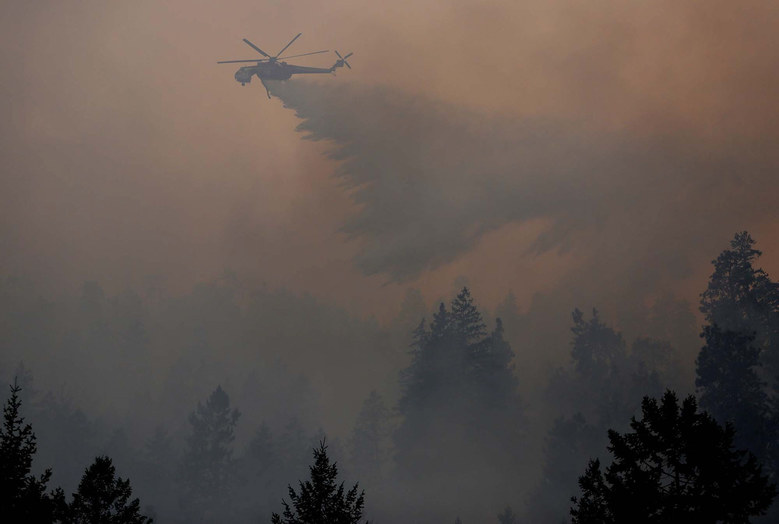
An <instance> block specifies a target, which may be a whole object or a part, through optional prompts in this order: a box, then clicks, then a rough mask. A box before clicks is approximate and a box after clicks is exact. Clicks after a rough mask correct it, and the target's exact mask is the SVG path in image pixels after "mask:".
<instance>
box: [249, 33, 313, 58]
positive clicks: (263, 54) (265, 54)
mask: <svg viewBox="0 0 779 524" xmlns="http://www.w3.org/2000/svg"><path fill="white" fill-rule="evenodd" d="M298 36H300V35H298ZM243 41H244V42H246V45H248V46H250V47H251V48H252V49H254V50H255V51H257V52H258V53H260V54H261V55H262V56H267V57H268V58H270V55H269V54H268V53H266V52H265V51H263V50H262V49H260V48H259V47H257V46H256V45H254V44H252V43H251V42H249V41H248V40H247V39H245V38H244V39H243Z"/></svg>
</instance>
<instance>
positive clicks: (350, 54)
mask: <svg viewBox="0 0 779 524" xmlns="http://www.w3.org/2000/svg"><path fill="white" fill-rule="evenodd" d="M353 54H354V53H349V54H348V55H346V56H345V57H344V60H346V59H347V58H349V57H350V56H352V55H353Z"/></svg>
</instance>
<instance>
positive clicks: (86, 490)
mask: <svg viewBox="0 0 779 524" xmlns="http://www.w3.org/2000/svg"><path fill="white" fill-rule="evenodd" d="M130 497H132V488H131V487H130V481H129V480H124V479H122V478H121V477H117V476H116V469H115V468H114V465H113V463H112V462H111V459H110V458H108V457H97V458H95V462H94V463H93V464H92V465H91V466H89V467H88V468H87V470H86V472H85V473H84V476H83V477H82V478H81V482H80V483H79V485H78V491H77V492H76V493H74V494H73V502H71V504H70V507H69V510H68V517H67V519H66V522H67V523H68V524H150V523H151V522H152V520H151V519H150V518H148V517H145V516H144V515H142V514H141V512H140V501H139V500H138V499H137V498H136V499H132V500H130Z"/></svg>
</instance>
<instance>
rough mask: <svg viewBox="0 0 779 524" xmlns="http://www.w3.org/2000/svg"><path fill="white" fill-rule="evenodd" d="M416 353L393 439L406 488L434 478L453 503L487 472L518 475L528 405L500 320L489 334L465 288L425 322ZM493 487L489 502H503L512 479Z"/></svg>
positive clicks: (404, 379)
mask: <svg viewBox="0 0 779 524" xmlns="http://www.w3.org/2000/svg"><path fill="white" fill-rule="evenodd" d="M411 354H412V361H411V364H410V365H409V367H408V368H406V369H405V370H404V371H403V372H402V374H401V380H402V387H403V391H402V394H401V398H400V401H399V413H400V415H402V419H401V421H400V424H399V427H398V430H397V431H396V432H395V438H394V443H395V451H396V454H395V458H396V463H397V466H398V467H397V473H398V474H399V475H400V477H401V478H402V479H403V480H402V481H401V482H403V484H404V486H406V487H408V489H409V490H414V489H415V488H412V487H410V486H411V485H412V484H413V483H414V482H420V479H421V478H422V476H423V475H424V476H425V477H427V478H430V476H434V477H435V478H436V479H439V480H436V482H438V486H439V490H440V491H441V492H442V494H443V496H444V497H450V498H451V500H452V501H453V502H454V500H455V499H456V497H457V493H462V492H463V491H467V490H472V489H476V486H475V485H476V484H477V483H479V484H480V486H483V484H481V481H480V480H477V479H480V478H483V476H482V473H483V475H484V476H486V475H492V476H493V477H495V478H511V475H514V474H516V472H517V471H518V470H519V469H520V468H521V465H520V463H521V461H522V459H523V456H522V450H523V446H522V444H521V438H522V436H521V434H520V432H521V431H522V429H523V425H522V410H521V405H520V402H519V398H518V394H517V384H516V378H515V376H514V372H513V368H512V359H513V351H512V349H511V347H510V345H509V344H508V342H507V341H506V340H505V338H504V337H503V326H502V323H501V322H500V321H499V320H498V321H497V322H496V326H495V329H494V330H493V331H492V332H491V333H489V334H488V333H487V331H486V327H485V323H484V320H483V318H482V316H481V313H480V312H479V311H478V308H477V307H476V306H475V304H474V300H473V298H472V297H471V295H470V292H469V291H468V289H467V288H463V289H462V290H461V292H460V293H458V295H457V296H456V297H455V298H454V299H453V300H452V302H451V304H450V307H449V308H447V307H446V305H444V304H441V305H440V306H439V309H438V311H437V312H436V314H435V315H434V316H433V320H432V322H431V323H430V324H429V325H428V326H427V327H426V326H425V325H424V323H422V324H420V326H419V327H418V328H417V330H416V331H415V333H414V344H413V346H412V352H411ZM453 457H459V458H458V460H453ZM464 470H468V471H469V472H470V474H469V475H464V474H462V472H463V471H464ZM488 471H489V473H488ZM495 484H496V485H495V486H493V487H494V489H491V490H490V493H491V496H492V497H493V499H492V500H490V503H500V502H502V501H505V500H506V498H507V497H508V496H509V493H508V491H509V490H508V489H507V488H506V483H505V482H504V483H502V484H500V485H498V484H499V483H498V482H496V483H495ZM420 488H421V486H420ZM504 489H505V491H504ZM418 493H421V489H420V490H418ZM417 503H418V504H419V505H420V506H422V505H424V501H423V500H421V496H420V499H419V500H418V501H410V504H412V505H415V504H417ZM416 509H417V508H416V507H415V509H413V510H412V511H415V510H416ZM419 509H420V510H421V509H422V508H419ZM430 517H431V518H432V517H433V516H432V515H431V516H430Z"/></svg>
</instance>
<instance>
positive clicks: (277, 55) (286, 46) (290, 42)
mask: <svg viewBox="0 0 779 524" xmlns="http://www.w3.org/2000/svg"><path fill="white" fill-rule="evenodd" d="M302 34H303V33H298V36H296V37H295V38H293V39H292V40H290V41H289V43H288V44H287V45H285V46H284V49H282V50H281V51H279V52H278V53H276V56H275V57H274V58H278V57H280V56H281V53H283V52H284V51H286V50H287V48H288V47H289V46H291V45H292V42H294V41H295V40H297V39H298V38H300V35H302ZM263 54H264V55H265V53H263ZM265 56H268V55H265Z"/></svg>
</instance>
